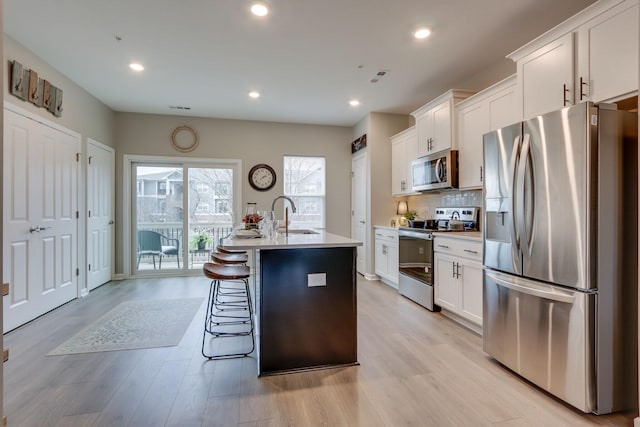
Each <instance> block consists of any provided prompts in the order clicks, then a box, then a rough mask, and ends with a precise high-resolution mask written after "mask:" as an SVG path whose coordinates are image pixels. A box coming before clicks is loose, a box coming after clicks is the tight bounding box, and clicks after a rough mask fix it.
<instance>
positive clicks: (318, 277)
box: [307, 273, 327, 288]
mask: <svg viewBox="0 0 640 427" xmlns="http://www.w3.org/2000/svg"><path fill="white" fill-rule="evenodd" d="M317 286H327V273H311V274H307V287H309V288H314V287H317Z"/></svg>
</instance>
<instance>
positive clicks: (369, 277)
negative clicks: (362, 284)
mask: <svg viewBox="0 0 640 427" xmlns="http://www.w3.org/2000/svg"><path fill="white" fill-rule="evenodd" d="M362 276H364V278H365V279H366V280H380V278H379V277H378V276H376V275H375V274H371V273H364V274H363V275H362Z"/></svg>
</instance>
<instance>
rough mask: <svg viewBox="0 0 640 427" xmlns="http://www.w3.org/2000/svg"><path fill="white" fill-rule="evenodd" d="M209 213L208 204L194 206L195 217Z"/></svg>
mask: <svg viewBox="0 0 640 427" xmlns="http://www.w3.org/2000/svg"><path fill="white" fill-rule="evenodd" d="M208 213H209V204H208V203H198V205H197V206H196V215H197V214H208Z"/></svg>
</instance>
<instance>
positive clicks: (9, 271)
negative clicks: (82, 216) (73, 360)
mask: <svg viewBox="0 0 640 427" xmlns="http://www.w3.org/2000/svg"><path fill="white" fill-rule="evenodd" d="M3 146H4V148H3V150H4V195H3V209H4V224H3V227H4V239H3V249H4V255H3V266H4V270H3V273H4V282H7V283H9V286H10V289H9V295H8V296H5V297H4V298H3V304H4V307H3V308H4V331H9V330H11V329H14V328H16V327H18V326H20V325H22V324H24V323H26V322H28V321H30V320H32V319H34V318H36V317H38V316H39V315H41V314H44V313H46V312H47V311H49V310H51V309H53V308H55V307H58V306H60V305H62V304H64V303H65V302H67V301H70V300H72V299H74V298H75V297H77V292H78V291H77V280H78V279H77V271H76V269H77V253H78V247H77V236H78V219H77V202H78V200H77V197H78V196H77V184H78V182H77V181H78V178H77V170H78V163H77V157H76V153H78V152H79V148H80V138H79V136H78V135H73V134H72V132H69V133H65V132H63V131H61V130H57V129H54V128H52V127H49V126H47V125H45V124H42V123H39V122H36V121H34V120H32V119H29V118H27V117H25V116H23V115H20V114H17V113H15V112H13V111H9V110H5V112H4V144H3Z"/></svg>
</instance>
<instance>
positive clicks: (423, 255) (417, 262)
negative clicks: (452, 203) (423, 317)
mask: <svg viewBox="0 0 640 427" xmlns="http://www.w3.org/2000/svg"><path fill="white" fill-rule="evenodd" d="M479 212H480V210H479V208H477V207H458V208H436V210H435V217H434V220H433V221H415V222H414V224H415V225H420V227H400V229H399V231H398V236H399V238H400V243H399V260H400V265H399V270H400V277H399V284H398V289H399V291H400V294H401V295H404V296H406V297H407V298H409V299H411V300H413V301H415V302H417V303H418V304H420V305H422V306H423V307H425V308H427V309H429V310H431V311H439V310H440V307H438V306H437V305H435V304H434V302H433V232H434V231H438V232H441V231H447V232H449V231H451V232H455V231H476V230H478V216H479ZM429 225H431V228H425V226H429Z"/></svg>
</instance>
